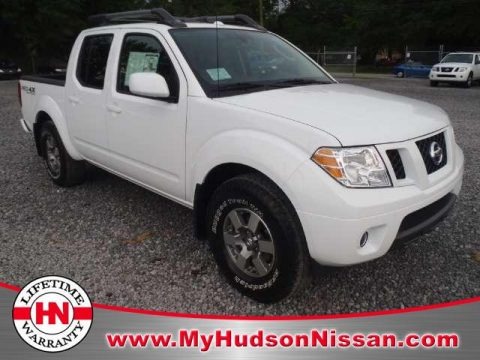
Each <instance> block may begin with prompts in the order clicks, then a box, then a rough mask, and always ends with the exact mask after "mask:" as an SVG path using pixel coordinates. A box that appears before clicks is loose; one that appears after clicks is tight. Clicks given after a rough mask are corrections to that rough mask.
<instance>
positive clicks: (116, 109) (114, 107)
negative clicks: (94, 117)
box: [107, 104, 122, 114]
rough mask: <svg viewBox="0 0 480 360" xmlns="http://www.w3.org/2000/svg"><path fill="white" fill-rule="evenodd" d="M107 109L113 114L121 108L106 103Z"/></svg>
mask: <svg viewBox="0 0 480 360" xmlns="http://www.w3.org/2000/svg"><path fill="white" fill-rule="evenodd" d="M107 110H108V111H110V112H112V113H115V114H120V113H121V112H122V109H121V108H119V107H118V106H117V105H113V104H110V105H107Z"/></svg>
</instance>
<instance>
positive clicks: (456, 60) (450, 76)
mask: <svg viewBox="0 0 480 360" xmlns="http://www.w3.org/2000/svg"><path fill="white" fill-rule="evenodd" d="M429 78H430V85H431V86H437V85H438V84H439V83H440V82H444V83H456V84H462V85H463V86H464V87H466V88H469V87H471V86H472V84H473V82H474V81H480V52H456V53H450V54H448V55H447V56H445V57H444V58H443V59H442V61H440V63H439V64H435V65H433V67H432V70H431V71H430V75H429Z"/></svg>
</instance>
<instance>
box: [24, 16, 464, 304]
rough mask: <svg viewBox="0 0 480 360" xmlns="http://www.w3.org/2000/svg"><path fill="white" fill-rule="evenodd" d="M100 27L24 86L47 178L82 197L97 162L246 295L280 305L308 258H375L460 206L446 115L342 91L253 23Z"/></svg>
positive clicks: (457, 154)
mask: <svg viewBox="0 0 480 360" xmlns="http://www.w3.org/2000/svg"><path fill="white" fill-rule="evenodd" d="M91 20H92V21H93V22H94V24H95V25H96V27H93V28H91V29H88V30H85V31H83V32H82V33H81V34H80V35H79V36H78V38H77V40H76V42H75V44H74V46H73V49H72V52H71V55H70V60H69V62H68V69H67V72H66V74H65V75H64V77H63V78H62V77H61V75H55V76H53V77H40V76H28V77H27V76H25V77H23V79H22V80H21V81H20V84H19V94H20V97H21V99H20V100H21V103H22V115H23V118H22V119H21V124H22V127H23V129H24V130H25V131H27V132H29V133H32V135H33V138H34V140H35V144H36V147H37V150H38V154H39V155H40V156H41V157H42V158H43V159H44V161H45V164H46V170H47V172H48V175H49V176H50V178H51V179H52V180H53V181H54V182H55V183H56V184H58V185H60V186H72V185H76V184H79V183H81V182H82V181H83V179H84V174H85V164H86V163H87V162H88V163H91V164H94V165H96V166H98V167H100V168H103V169H105V170H107V171H109V172H111V173H113V174H116V175H118V176H120V177H123V178H125V179H127V180H129V181H131V182H134V183H136V184H138V185H140V186H143V187H145V188H147V189H149V190H151V191H153V192H155V193H157V194H160V195H162V196H165V197H167V198H169V199H171V200H173V201H176V202H178V203H180V204H182V205H184V206H186V207H189V208H191V209H193V215H194V219H195V230H196V233H197V235H198V236H199V237H201V238H208V239H209V242H210V245H211V249H212V251H213V254H214V256H215V258H216V261H217V263H218V265H219V268H220V269H221V270H222V272H223V273H224V274H225V276H226V278H227V279H228V281H229V282H230V283H231V284H232V285H233V286H234V287H236V288H237V289H239V290H240V291H241V292H243V293H244V294H246V295H248V296H250V297H252V298H254V299H256V300H258V301H262V302H273V301H277V300H280V299H282V298H284V297H286V296H288V295H290V294H292V293H293V292H294V291H297V290H298V289H300V288H301V285H302V284H303V283H304V282H305V280H306V279H307V278H308V272H309V264H310V260H311V259H313V260H315V261H316V262H318V263H320V264H325V265H333V266H345V265H352V264H357V263H361V262H365V261H369V260H373V259H376V258H378V257H380V256H383V255H384V254H385V253H386V252H387V251H388V250H389V249H390V248H391V247H392V245H394V244H396V243H400V242H404V241H406V240H408V239H411V238H413V237H415V236H418V235H419V234H421V233H423V232H426V231H427V230H428V229H430V228H431V227H432V226H433V225H434V224H436V223H437V222H438V221H440V220H441V219H442V218H444V217H445V216H446V215H447V213H448V212H449V210H450V209H451V208H452V206H453V204H454V201H455V199H456V197H457V195H458V193H459V191H460V188H461V185H462V174H463V162H464V158H463V153H462V151H461V150H460V148H459V147H458V145H457V144H456V142H455V137H454V132H453V129H452V126H451V124H450V121H449V118H448V116H447V114H446V113H445V112H444V111H442V110H441V109H440V108H438V107H436V106H433V105H430V104H427V103H424V102H421V101H417V100H413V99H409V98H406V97H401V96H396V95H390V94H387V93H383V92H379V91H374V90H369V89H365V88H362V87H357V86H352V85H346V84H339V83H337V82H336V81H335V80H334V79H333V78H332V77H331V76H330V75H329V74H328V73H327V72H325V71H324V70H323V69H322V68H321V67H320V66H319V65H318V64H316V63H315V62H314V61H312V59H310V58H309V57H308V56H307V55H305V53H303V52H302V51H300V50H299V49H298V48H296V47H295V46H294V45H292V44H290V43H289V42H288V41H286V40H284V39H282V38H281V37H279V36H277V35H275V34H273V33H270V32H268V31H266V30H265V29H264V28H262V27H261V26H259V25H258V24H256V23H255V22H254V21H253V20H252V19H251V18H249V17H247V16H244V15H230V16H215V17H198V18H177V17H173V16H172V15H170V14H169V13H168V12H166V11H165V10H163V9H153V10H142V11H134V12H125V13H114V14H103V15H96V16H94V17H93V18H92V19H91ZM173 246H174V245H173ZM179 261H181V259H179Z"/></svg>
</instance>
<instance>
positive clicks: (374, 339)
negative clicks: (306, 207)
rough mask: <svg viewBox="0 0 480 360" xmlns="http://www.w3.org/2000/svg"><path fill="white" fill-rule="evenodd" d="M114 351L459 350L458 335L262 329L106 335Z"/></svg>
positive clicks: (186, 330) (195, 330)
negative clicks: (272, 349) (305, 331)
mask: <svg viewBox="0 0 480 360" xmlns="http://www.w3.org/2000/svg"><path fill="white" fill-rule="evenodd" d="M105 337H106V341H107V344H108V346H109V347H110V348H126V347H130V348H198V349H199V350H200V351H201V352H206V351H209V350H212V349H213V348H222V347H234V348H246V347H251V348H262V347H263V348H275V347H277V348H372V349H385V348H412V349H415V348H424V349H428V348H458V347H459V346H460V337H459V336H458V334H456V333H423V334H420V333H408V334H406V335H405V336H403V337H401V336H398V335H397V334H394V333H344V332H342V333H339V332H337V330H336V329H312V330H311V331H310V332H309V333H301V334H292V333H283V334H275V333H270V332H265V331H264V330H258V331H256V332H253V333H236V332H233V331H232V330H216V331H214V332H206V333H202V332H200V331H199V330H197V329H181V330H179V332H178V333H177V334H176V337H175V335H174V334H173V333H136V334H134V333H123V334H109V333H108V334H106V335H105Z"/></svg>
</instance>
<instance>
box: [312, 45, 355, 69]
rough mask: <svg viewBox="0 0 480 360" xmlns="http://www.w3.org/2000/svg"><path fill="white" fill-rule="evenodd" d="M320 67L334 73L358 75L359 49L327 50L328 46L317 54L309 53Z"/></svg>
mask: <svg viewBox="0 0 480 360" xmlns="http://www.w3.org/2000/svg"><path fill="white" fill-rule="evenodd" d="M307 54H308V55H309V56H310V57H311V58H312V59H314V60H315V61H316V62H317V63H318V64H319V65H320V66H322V67H323V68H325V69H326V70H327V71H329V72H332V73H347V74H352V76H355V75H356V73H357V62H358V57H357V54H358V53H357V47H356V46H355V47H353V48H352V49H327V47H326V46H324V47H323V48H321V49H319V50H318V51H317V52H307Z"/></svg>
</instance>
